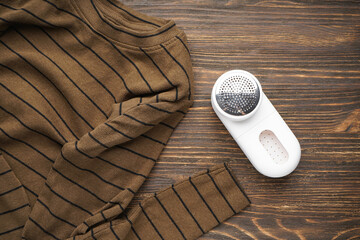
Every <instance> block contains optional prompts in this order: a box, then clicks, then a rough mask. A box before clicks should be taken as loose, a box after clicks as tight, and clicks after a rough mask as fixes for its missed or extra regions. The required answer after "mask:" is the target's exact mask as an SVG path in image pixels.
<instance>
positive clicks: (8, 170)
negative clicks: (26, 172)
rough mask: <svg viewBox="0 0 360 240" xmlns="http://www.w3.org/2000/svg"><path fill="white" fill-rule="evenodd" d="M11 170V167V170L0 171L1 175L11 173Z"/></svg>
mask: <svg viewBox="0 0 360 240" xmlns="http://www.w3.org/2000/svg"><path fill="white" fill-rule="evenodd" d="M9 172H11V169H9V170H7V171H5V172H2V173H0V176H2V175H5V174H7V173H9Z"/></svg>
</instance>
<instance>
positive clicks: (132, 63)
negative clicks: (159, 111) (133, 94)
mask: <svg viewBox="0 0 360 240" xmlns="http://www.w3.org/2000/svg"><path fill="white" fill-rule="evenodd" d="M112 46H113V47H114V48H115V50H116V51H117V52H118V53H120V55H121V56H123V57H124V58H125V59H126V60H128V61H129V62H130V63H131V65H133V66H134V68H135V69H136V71H137V72H138V73H139V75H140V77H141V78H142V80H143V81H144V82H145V83H146V85H147V86H148V88H149V90H150V91H151V92H152V93H155V92H154V90H153V89H152V88H151V86H150V84H149V82H148V81H147V80H146V79H145V77H144V75H143V74H142V73H141V71H140V69H139V68H138V66H137V65H136V64H135V63H134V62H133V61H132V60H131V59H130V58H129V57H128V56H126V55H125V54H123V53H122V52H121V51H120V50H119V48H117V47H116V46H115V45H112Z"/></svg>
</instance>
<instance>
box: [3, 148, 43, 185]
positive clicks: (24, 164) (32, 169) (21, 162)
mask: <svg viewBox="0 0 360 240" xmlns="http://www.w3.org/2000/svg"><path fill="white" fill-rule="evenodd" d="M0 151H2V152H4V153H6V154H7V155H9V156H10V157H12V158H13V159H15V160H16V161H17V162H19V163H20V164H22V165H23V166H25V167H27V168H28V169H30V170H31V171H33V172H34V173H36V174H37V175H39V176H40V177H41V178H43V179H45V180H46V177H45V176H44V175H42V174H41V173H39V172H38V171H36V170H35V169H34V168H32V167H30V166H29V165H27V164H26V163H24V162H23V161H21V160H20V159H18V158H17V157H15V156H14V155H12V154H10V153H9V152H7V151H5V149H3V148H0Z"/></svg>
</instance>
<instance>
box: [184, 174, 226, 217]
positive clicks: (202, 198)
mask: <svg viewBox="0 0 360 240" xmlns="http://www.w3.org/2000/svg"><path fill="white" fill-rule="evenodd" d="M189 182H190V184H191V185H192V186H193V187H194V189H195V191H196V192H197V194H198V195H199V197H200V198H201V200H202V201H203V202H204V203H205V205H206V207H207V208H208V209H209V211H210V212H211V214H212V215H213V216H214V218H215V220H216V221H217V222H218V224H220V221H219V219H218V218H217V217H216V215H215V213H214V212H213V210H212V209H211V208H210V206H209V204H208V203H207V202H206V201H205V199H204V197H203V196H202V195H201V193H200V192H199V190H198V189H197V187H196V186H195V184H194V183H193V182H192V180H191V177H189Z"/></svg>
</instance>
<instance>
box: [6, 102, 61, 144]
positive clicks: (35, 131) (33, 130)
mask: <svg viewBox="0 0 360 240" xmlns="http://www.w3.org/2000/svg"><path fill="white" fill-rule="evenodd" d="M0 109H1V110H3V111H4V112H6V113H7V114H9V115H11V116H12V117H13V118H15V119H16V120H17V121H18V122H19V123H20V124H21V125H23V126H24V127H25V128H27V129H29V130H30V131H32V132H34V133H37V134H39V135H41V136H43V137H46V138H47V139H49V140H50V141H52V142H54V143H56V144H57V145H59V146H62V144H60V143H58V142H57V141H56V140H54V139H52V138H50V137H49V136H47V135H45V134H43V133H42V132H39V131H37V130H35V129H33V128H30V127H29V126H27V125H26V124H25V123H23V122H22V121H21V120H20V119H19V118H18V117H17V116H15V115H14V114H12V113H11V112H9V111H8V110H6V109H5V108H3V107H2V106H0Z"/></svg>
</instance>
